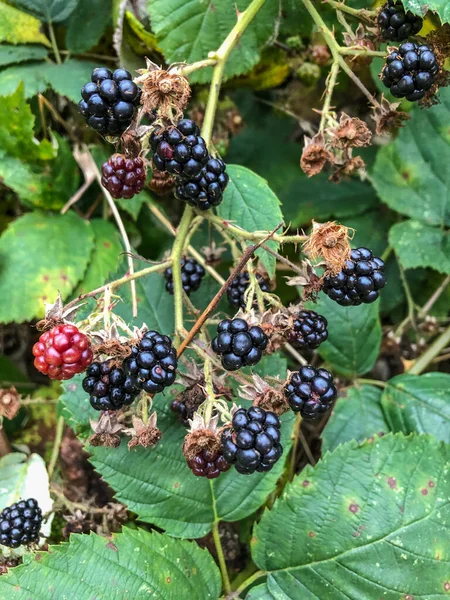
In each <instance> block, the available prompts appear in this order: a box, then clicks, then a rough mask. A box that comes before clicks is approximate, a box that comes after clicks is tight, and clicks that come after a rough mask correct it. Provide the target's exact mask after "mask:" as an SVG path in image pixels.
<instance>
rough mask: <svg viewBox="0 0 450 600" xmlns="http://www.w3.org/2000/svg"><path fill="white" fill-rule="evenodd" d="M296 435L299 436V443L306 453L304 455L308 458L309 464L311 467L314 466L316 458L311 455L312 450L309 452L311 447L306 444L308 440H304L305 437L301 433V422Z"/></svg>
mask: <svg viewBox="0 0 450 600" xmlns="http://www.w3.org/2000/svg"><path fill="white" fill-rule="evenodd" d="M298 437H299V440H300V441H301V443H302V446H303V450H304V451H305V454H306V456H307V458H308V460H309V462H310V464H311V465H312V466H313V467H315V466H316V459H315V458H314V456H313V454H312V452H311V448H310V447H309V444H308V442H307V441H306V438H305V436H304V434H303V431H302V426H301V424H300V427H299V428H298Z"/></svg>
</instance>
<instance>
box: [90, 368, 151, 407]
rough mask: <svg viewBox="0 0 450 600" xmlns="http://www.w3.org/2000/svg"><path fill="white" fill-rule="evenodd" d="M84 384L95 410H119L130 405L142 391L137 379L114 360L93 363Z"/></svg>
mask: <svg viewBox="0 0 450 600" xmlns="http://www.w3.org/2000/svg"><path fill="white" fill-rule="evenodd" d="M82 386H83V389H84V391H85V392H87V393H88V394H89V395H90V398H89V400H90V402H91V406H92V408H95V410H119V409H121V408H123V407H124V406H129V405H130V404H131V403H132V402H133V401H134V400H135V399H136V396H137V395H138V394H139V391H140V390H139V389H138V387H137V385H136V382H135V380H134V379H133V378H132V377H130V376H129V375H127V374H126V373H125V372H124V369H123V368H121V367H117V366H115V364H114V362H113V361H112V360H107V361H105V362H102V363H100V362H94V363H92V364H91V365H90V366H89V367H88V368H87V370H86V377H85V378H84V379H83V382H82Z"/></svg>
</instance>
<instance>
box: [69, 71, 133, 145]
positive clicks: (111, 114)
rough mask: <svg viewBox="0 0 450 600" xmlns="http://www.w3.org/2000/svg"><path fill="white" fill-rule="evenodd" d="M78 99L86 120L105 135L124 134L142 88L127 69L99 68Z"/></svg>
mask: <svg viewBox="0 0 450 600" xmlns="http://www.w3.org/2000/svg"><path fill="white" fill-rule="evenodd" d="M81 96H82V100H81V101H80V102H79V103H78V108H79V111H80V113H81V114H82V115H83V117H84V118H85V119H86V122H87V124H88V125H89V127H92V129H95V131H98V133H101V134H102V135H112V136H117V135H121V134H122V133H123V132H124V131H125V130H126V129H127V128H128V127H129V126H130V124H131V121H132V120H133V116H134V112H135V109H136V107H137V106H138V105H139V103H140V100H141V90H140V88H138V86H137V85H136V84H135V83H134V82H133V81H132V77H131V74H130V73H129V72H128V71H126V70H125V69H116V70H115V71H114V73H112V72H111V71H110V70H109V69H104V68H101V67H100V68H97V69H94V70H93V71H92V75H91V81H90V82H89V83H86V85H85V86H84V87H83V88H82V90H81Z"/></svg>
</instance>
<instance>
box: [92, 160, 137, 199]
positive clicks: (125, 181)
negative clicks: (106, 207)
mask: <svg viewBox="0 0 450 600" xmlns="http://www.w3.org/2000/svg"><path fill="white" fill-rule="evenodd" d="M146 175H147V173H146V170H145V166H144V161H143V160H142V158H140V157H139V156H138V157H136V158H127V157H126V156H124V155H123V154H113V155H112V156H111V157H110V158H109V159H108V160H107V162H105V163H103V165H102V186H103V187H104V188H106V189H107V190H108V192H109V193H110V194H111V196H112V197H113V198H126V199H130V198H132V197H133V196H134V195H135V194H139V192H142V190H143V188H144V185H145V178H146Z"/></svg>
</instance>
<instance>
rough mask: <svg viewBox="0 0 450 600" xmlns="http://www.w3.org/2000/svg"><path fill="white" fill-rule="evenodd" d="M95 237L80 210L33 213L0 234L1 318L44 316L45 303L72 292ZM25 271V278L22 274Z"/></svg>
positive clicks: (2, 319)
mask: <svg viewBox="0 0 450 600" xmlns="http://www.w3.org/2000/svg"><path fill="white" fill-rule="evenodd" d="M93 242H94V236H93V233H92V228H91V226H90V225H89V223H88V222H87V221H84V220H83V219H81V218H80V217H78V216H77V215H76V214H75V213H71V212H70V213H67V214H66V215H52V214H43V213H39V212H33V213H29V214H26V215H24V216H23V217H20V218H19V219H17V220H16V221H14V222H13V223H11V225H10V226H9V227H8V229H7V230H6V231H5V232H4V233H3V234H2V236H1V237H0V266H1V269H0V298H2V299H3V301H2V302H1V303H0V322H2V323H9V322H11V321H17V322H21V321H29V320H31V319H33V318H34V317H42V316H43V314H44V301H46V302H54V301H55V298H56V296H57V294H58V291H60V292H61V295H62V297H63V299H64V298H67V296H68V295H69V294H70V293H71V291H72V290H73V288H74V287H75V285H76V284H77V283H78V281H79V280H80V279H81V277H82V276H83V273H84V271H85V270H86V267H87V265H88V263H89V259H90V254H91V251H92V248H93ZM18 274H20V277H19V276H18Z"/></svg>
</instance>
